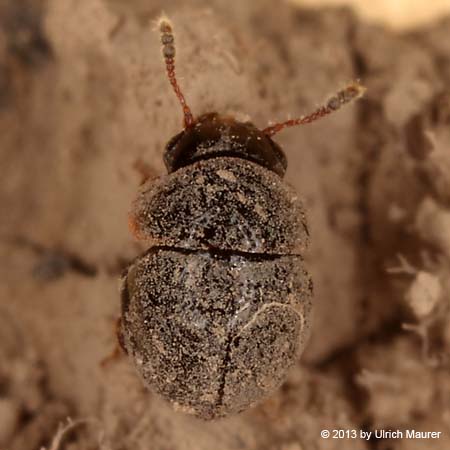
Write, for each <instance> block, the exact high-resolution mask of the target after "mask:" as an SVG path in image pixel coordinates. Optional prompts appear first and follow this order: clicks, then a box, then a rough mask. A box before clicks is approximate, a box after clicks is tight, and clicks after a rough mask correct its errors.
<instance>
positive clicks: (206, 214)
mask: <svg viewBox="0 0 450 450" xmlns="http://www.w3.org/2000/svg"><path fill="white" fill-rule="evenodd" d="M131 222H132V226H133V228H134V230H135V232H136V233H137V235H138V236H139V237H140V238H143V239H146V240H148V241H149V242H150V244H151V245H158V246H160V245H164V246H170V247H176V248H188V249H210V248H215V249H222V250H234V251H241V252H252V253H266V254H278V255H283V254H284V255H286V254H302V252H303V251H304V250H305V248H306V246H307V244H308V240H309V239H308V230H307V225H306V217H305V212H304V208H303V205H302V203H301V201H300V199H299V198H298V196H297V194H296V193H295V191H294V190H293V189H292V188H291V187H290V186H288V185H287V184H286V183H284V182H283V180H282V179H281V178H280V177H279V176H278V175H276V174H275V173H273V172H271V171H269V170H267V169H265V168H264V167H261V166H259V165H258V164H255V163H253V162H250V161H245V160H243V159H239V158H229V157H227V158H225V157H222V158H216V159H211V160H206V161H198V162H196V163H193V164H191V165H189V166H187V167H183V168H181V169H179V170H177V171H176V172H174V173H172V174H170V175H167V176H162V177H160V178H159V179H157V180H152V181H151V183H150V184H149V185H144V186H143V188H142V190H141V193H140V195H139V196H138V198H137V200H136V201H135V203H134V208H133V212H132V215H131Z"/></svg>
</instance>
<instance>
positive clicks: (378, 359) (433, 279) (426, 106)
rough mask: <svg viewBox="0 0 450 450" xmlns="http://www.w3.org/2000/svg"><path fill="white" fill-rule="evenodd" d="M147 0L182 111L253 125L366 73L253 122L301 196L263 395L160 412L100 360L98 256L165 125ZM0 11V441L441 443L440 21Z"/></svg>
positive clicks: (186, 6)
mask: <svg viewBox="0 0 450 450" xmlns="http://www.w3.org/2000/svg"><path fill="white" fill-rule="evenodd" d="M230 5H231V6H232V7H230ZM162 8H164V9H165V12H166V14H167V15H169V16H170V18H171V20H172V21H173V23H174V26H175V31H176V36H177V50H178V57H177V73H178V74H179V76H180V82H181V84H182V86H183V88H184V91H185V94H186V97H187V99H188V101H189V103H190V105H191V107H192V109H193V111H194V112H195V114H197V115H199V114H202V113H206V112H208V111H215V110H217V111H220V112H222V113H226V112H232V113H236V112H237V113H240V114H242V113H243V114H248V115H249V116H250V117H251V119H252V121H253V123H255V124H256V125H258V126H260V127H261V128H263V127H265V126H266V125H267V122H268V120H272V121H276V120H284V119H286V117H287V116H288V115H291V116H292V117H295V116H297V115H299V114H304V113H307V112H309V111H311V110H312V109H313V108H315V107H316V106H317V105H318V104H320V103H321V102H322V101H324V100H325V99H326V98H327V96H329V95H330V94H333V93H334V92H335V91H336V90H337V89H339V88H341V87H342V86H343V85H345V84H346V83H347V82H349V81H350V80H352V79H355V78H360V79H361V81H362V82H363V84H365V85H366V86H367V88H368V90H367V94H366V96H365V98H364V99H363V100H361V101H359V102H358V103H357V104H355V105H352V106H349V107H346V108H345V109H343V110H342V111H339V112H338V113H336V114H334V115H332V116H330V117H328V118H325V119H323V120H321V121H320V122H317V123H315V124H313V125H309V126H305V127H302V128H292V129H289V130H285V131H284V132H282V133H280V134H279V135H277V136H276V138H275V139H276V141H277V142H278V143H279V144H280V145H281V146H282V148H283V149H284V150H285V152H286V154H287V157H288V161H289V168H288V172H287V176H286V180H287V181H288V182H289V183H290V184H291V185H293V186H294V188H295V189H296V190H297V192H298V193H299V195H300V196H301V197H302V198H303V199H304V202H305V204H306V207H307V210H308V216H309V223H310V229H311V234H312V236H311V241H312V243H311V247H310V250H309V252H308V254H307V255H306V263H307V266H308V270H309V271H310V272H311V273H312V276H313V279H314V286H315V298H314V323H313V331H312V336H311V339H310V342H309V344H308V347H307V349H306V352H305V354H304V355H303V357H302V360H301V361H300V362H299V363H298V365H297V366H296V368H295V369H294V370H293V371H292V373H291V375H290V378H289V379H288V381H287V382H286V383H285V384H284V385H283V387H282V388H281V389H280V390H279V391H278V392H277V393H276V394H275V395H273V396H272V397H271V398H270V399H269V400H267V401H266V402H264V403H263V404H261V405H259V406H257V407H256V408H254V409H252V410H250V411H247V412H245V413H243V414H241V415H238V416H235V417H232V418H229V419H224V420H219V421H213V422H204V421H201V420H198V419H195V418H193V417H191V416H188V415H185V414H183V413H180V412H174V411H173V410H172V408H171V407H170V406H169V405H167V404H166V403H165V402H164V401H162V400H161V399H159V398H158V397H157V396H156V395H154V394H152V393H151V392H149V391H147V390H146V389H145V388H144V387H143V386H142V383H141V381H140V380H139V379H138V377H137V375H136V373H135V371H134V369H133V367H132V366H131V364H130V362H129V361H128V360H127V359H126V358H125V357H123V358H121V359H119V360H117V361H113V362H111V363H109V364H108V365H106V367H102V366H101V361H102V360H103V359H104V358H105V357H106V356H107V355H108V354H110V353H111V351H112V350H113V349H114V346H115V342H116V341H115V339H116V338H115V334H114V322H115V318H116V317H117V316H118V314H119V289H118V285H119V281H118V280H119V276H120V273H121V271H122V270H123V268H124V267H125V266H126V265H127V264H128V262H129V261H131V260H132V259H133V258H134V257H136V256H137V255H138V254H139V253H141V252H142V251H143V250H144V246H143V245H142V244H141V243H136V242H135V241H134V239H133V237H132V236H131V234H130V233H129V230H128V228H127V213H128V211H129V208H130V205H131V202H132V200H133V199H134V197H135V195H136V192H137V189H138V187H139V184H140V181H141V180H140V175H139V171H138V170H137V168H138V169H139V168H142V167H143V166H144V167H145V168H146V170H147V171H150V173H151V174H152V175H153V176H158V175H159V174H162V173H164V170H165V169H164V166H163V162H162V153H163V149H164V145H165V143H166V142H167V141H168V140H169V139H170V138H171V137H172V136H173V135H174V134H176V133H178V132H179V130H180V127H181V117H180V110H179V106H178V105H177V104H176V99H175V97H174V95H173V93H172V92H171V90H170V86H169V84H168V82H167V80H166V78H165V76H164V68H163V63H162V58H161V55H160V48H159V38H158V35H157V33H155V31H154V30H153V29H152V28H153V27H152V23H151V22H152V21H154V20H156V19H157V18H158V17H159V15H160V14H161V10H162ZM0 24H1V26H0V167H1V178H0V206H1V217H2V219H1V221H0V238H1V241H0V255H1V261H2V263H1V266H0V274H1V275H0V276H1V280H0V313H1V315H0V448H1V449H2V450H3V449H4V450H28V449H29V450H38V449H40V448H41V447H42V446H43V447H45V448H46V449H51V450H56V449H57V448H59V449H60V450H61V449H67V450H69V449H70V450H81V449H102V450H128V449H130V450H131V449H133V450H137V449H143V450H144V449H151V450H166V449H167V450H190V449H192V450H210V449H215V450H237V449H244V450H250V449H258V450H269V449H270V450H325V449H327V450H330V449H342V448H345V449H346V450H354V449H355V450H356V449H367V450H369V449H379V450H382V449H384V450H387V449H392V450H403V449H408V450H416V449H427V450H440V449H442V450H443V449H448V448H450V376H449V369H450V360H449V356H450V313H449V303H450V295H449V292H450V265H449V262H450V194H449V192H450V153H449V149H450V131H449V130H450V100H449V99H450V91H449V89H448V86H449V85H450V19H449V18H447V19H442V20H441V21H440V22H436V23H434V24H433V25H429V26H427V27H426V28H421V29H416V30H411V31H408V32H407V33H403V34H399V33H397V34H395V33H394V32H392V31H388V30H385V29H383V28H382V27H379V26H375V25H369V24H366V23H364V22H361V20H360V19H357V18H356V17H355V16H354V15H353V14H352V13H351V12H350V11H349V10H346V9H335V8H329V9H323V10H307V9H299V8H296V7H294V6H289V5H287V4H285V3H281V2H280V4H279V5H277V9H276V11H274V9H273V4H272V2H271V1H269V0H261V1H259V2H250V1H232V2H227V6H225V5H224V2H221V1H220V0H212V1H209V2H205V1H194V0H190V1H188V2H186V1H180V0H177V1H175V0H174V1H172V2H170V5H169V6H167V2H163V1H161V0H154V1H153V2H149V1H147V0H132V1H128V2H121V1H119V0H108V1H107V0H103V1H102V0H48V1H46V2H43V1H39V0H35V1H32V0H27V1H22V2H17V1H14V0H3V1H2V2H0ZM68 417H71V418H72V420H73V421H74V422H73V423H72V424H71V425H72V426H73V428H72V429H70V430H67V432H65V433H62V432H61V433H59V434H58V433H57V430H58V424H60V423H62V422H64V423H66V424H67V418H68ZM78 420H79V421H80V422H77V421H78ZM322 429H328V430H334V429H343V430H352V429H354V430H372V431H373V430H375V429H385V430H397V429H400V430H407V429H415V430H420V431H441V432H442V435H441V437H440V438H439V439H432V440H430V439H392V440H388V439H379V440H375V439H373V440H371V441H370V442H367V441H364V440H362V439H331V438H330V439H322V438H321V437H320V431H321V430H322ZM358 432H359V431H358ZM60 437H61V439H59V438H60ZM52 439H53V443H52Z"/></svg>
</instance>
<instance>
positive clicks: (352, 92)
mask: <svg viewBox="0 0 450 450" xmlns="http://www.w3.org/2000/svg"><path fill="white" fill-rule="evenodd" d="M365 91H366V88H365V87H364V86H362V85H361V84H360V83H359V82H358V81H354V82H353V83H351V84H349V85H348V86H347V87H346V88H344V89H342V90H340V91H339V92H337V93H336V94H335V95H333V96H332V97H330V98H329V99H328V101H327V103H326V104H325V105H322V106H321V107H320V108H318V109H316V110H315V111H314V112H312V113H311V114H308V115H307V116H301V117H299V118H297V119H290V120H286V122H281V123H276V124H274V125H271V126H269V127H267V128H264V129H263V130H262V132H263V133H264V134H266V135H267V136H273V135H274V134H276V133H278V132H279V131H281V130H283V129H284V128H287V127H294V126H296V125H305V124H307V123H311V122H314V121H315V120H318V119H320V118H322V117H324V116H326V115H328V114H330V113H332V112H334V111H337V110H338V109H339V108H341V106H343V105H345V104H347V103H350V102H351V101H353V100H356V99H357V98H360V97H362V96H363V95H364V92H365Z"/></svg>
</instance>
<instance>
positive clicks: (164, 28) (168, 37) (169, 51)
mask: <svg viewBox="0 0 450 450" xmlns="http://www.w3.org/2000/svg"><path fill="white" fill-rule="evenodd" d="M158 25H159V31H160V32H161V43H162V54H163V57H164V61H165V63H166V71H167V76H168V77H169V81H170V84H171V85H172V88H173V90H174V92H175V94H176V96H177V98H178V100H179V101H180V103H181V107H182V108H183V114H184V126H185V128H188V127H191V126H192V125H193V124H194V117H193V116H192V112H191V109H190V108H189V106H188V105H187V103H186V99H185V98H184V95H183V93H182V92H181V89H180V86H179V85H178V82H177V79H176V77H175V38H174V36H173V31H172V24H171V23H170V22H169V20H168V19H167V18H166V17H163V18H161V19H160V20H159V23H158Z"/></svg>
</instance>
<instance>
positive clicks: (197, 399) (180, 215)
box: [119, 18, 363, 419]
mask: <svg viewBox="0 0 450 450" xmlns="http://www.w3.org/2000/svg"><path fill="white" fill-rule="evenodd" d="M159 29H160V32H161V42H162V53H163V57H164V60H165V65H166V70H167V76H168V79H169V82H170V84H171V85H172V88H173V90H174V92H175V94H176V96H177V98H178V100H179V102H180V104H181V107H182V110H183V117H184V128H183V130H182V131H181V132H180V133H179V134H177V135H176V136H174V137H173V138H172V139H171V140H170V141H169V142H168V144H167V146H166V149H165V153H164V162H165V165H166V167H167V170H168V175H164V176H161V177H160V178H158V179H156V180H152V181H150V182H147V183H146V184H144V185H143V186H142V187H141V190H140V192H139V195H138V197H137V199H136V200H135V202H134V204H133V209H132V212H131V213H130V228H131V230H132V232H133V234H134V235H135V236H136V237H137V238H138V239H141V240H144V241H146V242H147V243H148V245H149V249H148V250H147V251H146V252H145V253H144V254H143V255H142V256H140V257H138V258H137V259H136V260H135V261H134V262H133V263H132V264H131V265H130V266H129V267H128V269H127V270H126V271H125V274H124V276H123V279H122V288H121V298H122V300H121V301H122V304H121V309H122V311H121V313H122V314H121V321H120V326H119V337H120V342H121V345H122V347H123V348H124V350H125V351H126V353H128V355H129V356H130V357H131V359H132V361H133V362H134V365H135V366H136V369H137V372H138V373H139V374H140V376H141V378H142V380H143V381H144V383H145V384H146V385H147V386H148V387H150V388H151V389H152V390H154V391H156V392H157V393H158V394H160V395H161V396H162V397H164V398H165V399H166V400H168V401H169V402H170V403H171V404H172V405H173V406H174V407H175V408H176V409H178V410H182V411H184V412H187V413H191V414H194V415H196V416H197V417H200V418H203V419H214V418H218V417H224V416H228V415H231V414H235V413H238V412H241V411H243V410H246V409H248V408H249V407H251V406H252V405H254V404H256V403H258V402H259V401H261V400H262V399H264V398H266V397H267V396H269V395H270V394H271V393H272V392H274V390H276V389H277V387H279V386H280V384H281V383H282V382H283V380H284V379H285V378H286V374H287V372H288V370H289V368H290V367H291V366H292V365H293V364H294V363H295V362H296V361H297V360H298V358H299V356H300V354H301V352H302V350H303V348H304V346H305V343H306V341H307V337H308V330H309V328H310V322H311V317H310V316H311V307H312V281H311V278H310V276H309V275H308V273H307V272H306V269H305V267H304V262H303V257H302V255H303V254H304V252H305V250H306V248H307V245H308V241H309V232H308V227H307V222H306V214H305V210H304V207H303V205H302V202H301V200H300V199H299V197H298V195H297V194H296V192H295V191H294V190H293V189H292V188H291V187H290V186H289V185H287V184H286V183H285V182H283V176H284V174H285V171H286V168H287V161H286V157H285V155H284V153H283V151H282V149H281V148H280V146H279V145H278V144H276V142H274V141H273V140H272V136H273V135H274V134H276V133H278V132H279V131H281V130H282V129H283V128H285V127H290V126H294V125H301V124H306V123H310V122H313V121H314V120H316V119H319V118H321V117H323V116H325V115H327V114H329V113H331V112H333V111H336V110H337V109H339V108H340V107H341V106H342V105H344V104H346V103H348V102H350V101H351V100H353V99H356V98H358V97H360V96H361V95H362V93H363V88H362V86H361V85H360V84H359V83H357V82H354V83H351V84H350V85H348V86H347V87H346V88H345V89H343V90H341V91H339V92H338V93H337V94H336V95H334V96H333V97H331V98H330V99H329V100H328V102H327V103H326V104H325V105H324V106H321V107H320V108H318V109H317V110H316V111H314V112H313V113H312V114H310V115H307V116H304V117H300V118H298V119H292V120H288V121H286V122H282V123H277V124H275V125H271V126H269V127H267V128H264V129H263V130H260V129H258V128H257V127H256V126H255V125H253V124H252V123H251V122H239V121H237V120H236V119H235V118H233V117H230V116H225V115H220V114H218V113H215V112H213V113H208V114H204V115H201V116H200V117H197V118H194V116H193V114H192V112H191V110H190V108H189V106H188V105H187V103H186V100H185V97H184V95H183V93H182V91H181V89H180V87H179V85H178V82H177V79H176V76H175V46H174V35H173V31H172V25H171V23H170V22H169V21H168V19H166V18H163V19H161V20H160V22H159Z"/></svg>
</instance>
